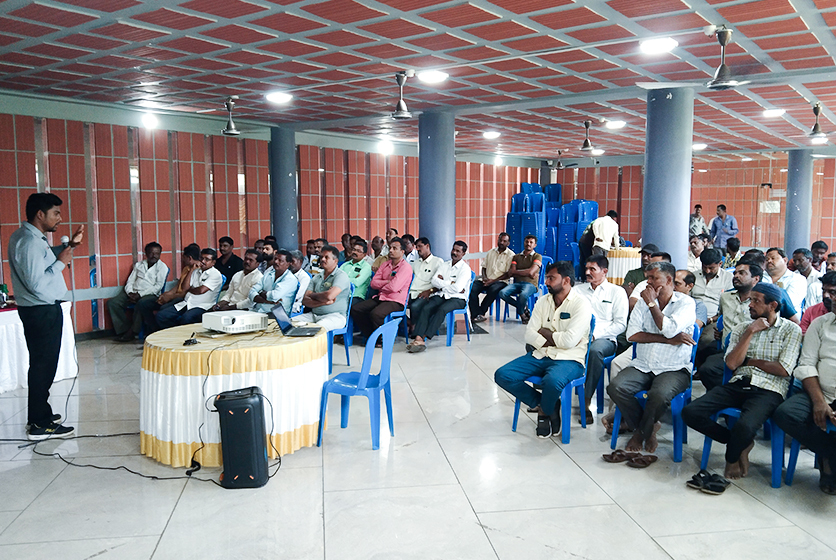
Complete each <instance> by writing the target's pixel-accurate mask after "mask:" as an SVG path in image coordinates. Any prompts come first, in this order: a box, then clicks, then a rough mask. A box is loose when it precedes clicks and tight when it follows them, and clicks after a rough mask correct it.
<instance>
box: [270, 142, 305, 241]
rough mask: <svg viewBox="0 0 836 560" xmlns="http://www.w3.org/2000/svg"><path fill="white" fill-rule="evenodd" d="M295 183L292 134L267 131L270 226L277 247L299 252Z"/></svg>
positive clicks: (297, 204) (294, 144)
mask: <svg viewBox="0 0 836 560" xmlns="http://www.w3.org/2000/svg"><path fill="white" fill-rule="evenodd" d="M298 195H299V182H298V180H297V177H296V133H295V132H294V131H292V130H287V129H285V128H279V127H273V128H271V129H270V223H271V224H272V226H273V235H275V236H276V242H277V243H278V244H279V247H283V248H285V249H288V250H290V251H292V250H294V249H299V198H298Z"/></svg>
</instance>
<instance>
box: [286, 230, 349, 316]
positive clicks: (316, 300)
mask: <svg viewBox="0 0 836 560" xmlns="http://www.w3.org/2000/svg"><path fill="white" fill-rule="evenodd" d="M317 241H319V240H317ZM339 254H340V252H339V251H338V250H337V248H336V247H332V246H330V245H325V246H323V247H322V250H321V251H320V252H319V263H318V265H319V266H320V267H321V268H322V272H319V273H317V274H316V276H314V277H313V279H312V280H311V283H310V284H309V285H308V291H307V292H305V297H304V298H302V305H304V306H305V307H308V308H310V312H308V313H303V314H301V315H299V316H298V317H297V319H298V320H299V321H304V322H306V323H316V324H317V325H319V326H320V327H322V328H324V329H325V330H327V331H333V330H336V329H341V328H343V327H344V326H345V324H346V320H347V319H346V314H347V313H348V298H349V295H350V293H351V292H350V290H351V281H350V280H349V279H348V275H347V274H346V273H345V272H343V271H342V270H340V269H339V268H338V267H337V263H338V262H339V261H338V259H339Z"/></svg>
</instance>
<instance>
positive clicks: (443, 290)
mask: <svg viewBox="0 0 836 560" xmlns="http://www.w3.org/2000/svg"><path fill="white" fill-rule="evenodd" d="M465 253H467V243H465V242H464V241H461V240H458V241H455V242H454V243H453V249H452V250H451V251H450V260H449V261H447V262H445V263H444V264H442V265H441V266H439V267H438V270H437V271H436V275H435V276H434V277H433V279H432V288H431V289H430V292H431V293H432V295H431V296H430V297H429V299H428V300H427V303H426V304H424V305H423V306H422V308H421V310H420V312H418V313H416V314H415V316H413V317H412V322H413V324H414V325H415V326H414V328H413V330H412V333H413V335H414V337H415V338H414V340H413V341H412V344H408V345H407V347H406V350H407V352H409V353H412V354H414V353H416V352H423V351H424V350H426V349H427V344H426V342H425V340H430V339H431V338H432V337H433V336H435V333H437V332H438V329H439V327H441V324H442V323H443V322H444V319H445V318H446V317H447V313H449V312H450V311H453V310H454V309H464V307H465V305H467V295H468V294H467V291H468V288H469V287H470V280H471V274H472V271H471V270H470V267H469V266H468V265H467V263H466V262H465V261H464V260H462V257H464V255H465Z"/></svg>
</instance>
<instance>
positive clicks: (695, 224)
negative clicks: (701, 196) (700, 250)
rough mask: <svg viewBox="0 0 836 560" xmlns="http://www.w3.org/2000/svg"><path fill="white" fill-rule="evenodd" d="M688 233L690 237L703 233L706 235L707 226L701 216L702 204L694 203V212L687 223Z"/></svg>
mask: <svg viewBox="0 0 836 560" xmlns="http://www.w3.org/2000/svg"><path fill="white" fill-rule="evenodd" d="M688 233H689V235H690V236H691V237H693V236H695V235H699V234H701V233H704V234H706V235H708V226H707V225H705V218H703V217H702V205H701V204H695V205H694V213H693V214H691V219H690V221H689V223H688Z"/></svg>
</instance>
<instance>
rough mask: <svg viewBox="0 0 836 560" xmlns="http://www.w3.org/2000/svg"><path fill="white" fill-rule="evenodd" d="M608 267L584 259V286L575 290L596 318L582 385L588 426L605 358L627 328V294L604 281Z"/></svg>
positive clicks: (603, 261)
mask: <svg viewBox="0 0 836 560" xmlns="http://www.w3.org/2000/svg"><path fill="white" fill-rule="evenodd" d="M609 266H610V263H609V260H608V259H607V257H605V256H604V255H592V256H591V257H589V258H588V259H586V283H585V284H581V285H580V286H578V287H576V288H575V290H577V291H578V293H580V294H581V295H582V296H583V297H584V298H586V300H587V301H588V302H589V304H590V305H591V306H592V313H593V314H594V315H595V332H594V333H593V336H594V340H593V341H592V345H591V346H590V347H589V361H588V367H587V371H586V383H585V385H584V391H585V398H586V409H585V410H586V421H587V422H592V412H591V411H590V410H589V403H590V402H592V395H593V394H594V393H595V390H596V389H597V387H598V381H599V380H600V379H601V375H603V373H604V358H606V357H608V356H612V355H613V354H615V350H616V347H617V345H616V342H615V339H616V337H617V336H618V335H620V334H621V333H623V332H624V329H626V328H627V314H628V311H627V294H626V293H625V291H624V290H622V289H621V287H619V286H616V285H615V284H611V283H610V282H608V281H607V270H608V269H609ZM581 414H584V411H581Z"/></svg>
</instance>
